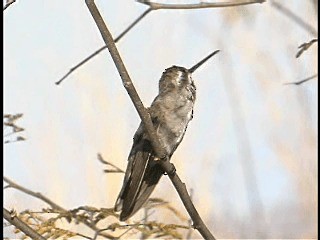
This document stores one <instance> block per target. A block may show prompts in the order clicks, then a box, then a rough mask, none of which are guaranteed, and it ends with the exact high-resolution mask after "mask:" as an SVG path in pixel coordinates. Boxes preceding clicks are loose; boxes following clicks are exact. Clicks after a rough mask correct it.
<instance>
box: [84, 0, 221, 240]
mask: <svg viewBox="0 0 320 240" xmlns="http://www.w3.org/2000/svg"><path fill="white" fill-rule="evenodd" d="M86 4H87V7H88V9H89V11H90V13H91V15H92V17H93V19H94V20H95V22H96V25H97V26H98V28H99V30H100V33H101V35H102V38H103V40H104V42H105V44H106V46H107V47H108V49H109V52H110V54H111V57H112V59H113V61H114V63H115V65H116V67H117V69H118V72H119V74H120V76H121V79H122V82H123V86H124V87H125V89H126V90H127V92H128V94H129V96H130V98H131V100H132V102H133V104H134V106H135V108H136V110H137V112H138V114H139V116H140V118H141V121H142V122H143V124H144V127H145V130H146V132H147V134H148V136H149V139H150V141H151V144H152V147H153V149H154V151H155V153H156V155H157V156H158V157H159V158H160V159H162V160H161V166H162V168H163V170H164V171H165V172H167V174H168V175H169V177H170V179H171V181H172V183H173V185H174V186H175V188H176V190H177V192H178V194H179V196H180V198H181V200H182V202H183V204H184V206H185V207H186V209H187V211H188V213H189V215H190V216H191V218H192V220H193V223H194V224H193V226H194V227H195V228H196V229H197V230H198V231H199V232H200V234H201V235H202V236H203V238H204V239H207V240H209V239H215V238H214V236H213V235H212V234H211V233H210V231H209V229H208V228H207V227H206V225H205V224H204V223H203V221H202V219H201V217H200V215H199V214H198V212H197V210H196V209H195V207H194V205H193V203H192V201H191V199H190V196H189V195H188V191H187V189H186V187H185V184H184V183H182V181H181V180H180V178H179V176H178V175H177V174H176V172H175V168H174V165H173V164H171V163H169V161H168V158H167V156H166V153H165V150H164V148H163V147H162V144H161V143H160V141H159V138H158V136H157V134H156V132H155V130H154V127H153V123H152V121H151V117H150V115H149V113H148V111H147V109H146V108H145V107H144V106H143V103H142V102H141V99H140V97H139V95H138V93H137V91H136V89H135V87H134V86H133V83H132V81H131V79H130V76H129V74H128V72H127V70H126V68H125V65H124V63H123V62H122V60H121V57H120V54H119V52H118V50H117V48H116V45H115V43H114V42H113V38H112V36H111V34H110V32H109V30H108V28H107V26H106V24H105V23H104V21H103V19H102V17H101V15H100V12H99V10H98V9H97V6H96V5H95V3H94V0H86Z"/></svg>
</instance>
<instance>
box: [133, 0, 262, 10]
mask: <svg viewBox="0 0 320 240" xmlns="http://www.w3.org/2000/svg"><path fill="white" fill-rule="evenodd" d="M265 1H266V0H243V1H237V2H223V3H222V2H219V3H214V2H212V3H211V2H210V3H209V2H200V3H191V4H190V3H189V4H188V3H187V4H168V3H156V2H151V1H146V0H137V2H139V3H142V4H145V5H148V6H150V7H151V8H152V10H158V9H199V8H222V7H236V6H241V5H249V4H255V3H263V2H265Z"/></svg>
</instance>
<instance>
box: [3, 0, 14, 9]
mask: <svg viewBox="0 0 320 240" xmlns="http://www.w3.org/2000/svg"><path fill="white" fill-rule="evenodd" d="M15 1H16V0H9V1H7V3H6V5H4V7H3V11H4V10H6V9H7V8H8V7H9V6H10V5H11V4H12V3H14V2H15Z"/></svg>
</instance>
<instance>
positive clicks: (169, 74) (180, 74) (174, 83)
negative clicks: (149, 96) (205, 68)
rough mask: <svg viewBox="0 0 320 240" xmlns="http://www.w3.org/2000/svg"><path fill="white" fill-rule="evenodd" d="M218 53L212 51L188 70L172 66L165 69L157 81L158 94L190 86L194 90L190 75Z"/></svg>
mask: <svg viewBox="0 0 320 240" xmlns="http://www.w3.org/2000/svg"><path fill="white" fill-rule="evenodd" d="M219 51H220V50H216V51H214V52H213V53H211V54H209V55H208V56H207V57H205V58H204V59H202V60H201V61H200V62H198V63H197V64H195V65H194V66H193V67H191V68H189V69H187V68H184V67H179V66H172V67H170V68H167V69H166V70H165V71H164V72H163V73H162V76H161V78H160V81H159V90H160V92H162V91H165V90H170V89H174V88H177V89H181V88H184V87H186V86H190V85H191V86H192V87H194V88H195V85H194V82H193V80H192V77H191V75H192V73H193V72H194V71H195V70H196V69H197V68H199V67H200V66H201V65H202V64H203V63H205V62H206V61H207V60H208V59H209V58H211V57H212V56H213V55H215V54H216V53H218V52H219Z"/></svg>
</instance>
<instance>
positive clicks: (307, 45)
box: [296, 38, 318, 58]
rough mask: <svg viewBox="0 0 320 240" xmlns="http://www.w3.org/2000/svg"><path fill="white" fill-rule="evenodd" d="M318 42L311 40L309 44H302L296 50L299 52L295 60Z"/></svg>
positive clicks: (315, 39)
mask: <svg viewBox="0 0 320 240" xmlns="http://www.w3.org/2000/svg"><path fill="white" fill-rule="evenodd" d="M316 42H318V39H317V38H314V39H312V40H311V41H310V42H307V43H302V44H301V45H300V46H299V47H298V48H299V51H298V52H297V54H296V58H298V57H300V56H301V54H302V53H303V52H304V51H307V50H308V48H309V47H311V46H312V45H313V44H314V43H316Z"/></svg>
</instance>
